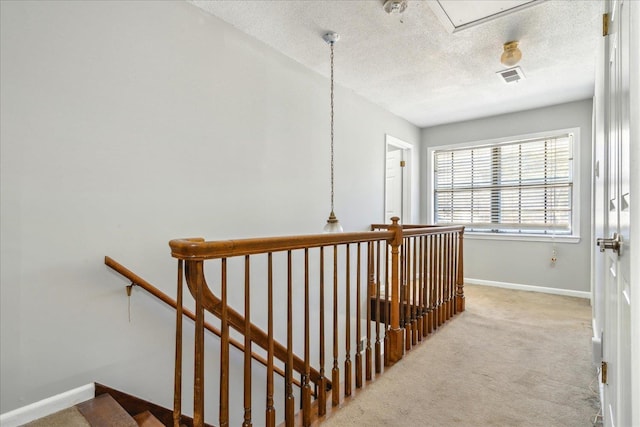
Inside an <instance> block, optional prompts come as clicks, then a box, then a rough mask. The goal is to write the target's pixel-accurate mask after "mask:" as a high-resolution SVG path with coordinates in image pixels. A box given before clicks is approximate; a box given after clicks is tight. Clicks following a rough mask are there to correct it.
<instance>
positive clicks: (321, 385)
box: [317, 246, 327, 417]
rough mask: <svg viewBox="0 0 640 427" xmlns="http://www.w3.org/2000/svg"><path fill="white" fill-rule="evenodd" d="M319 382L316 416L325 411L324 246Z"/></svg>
mask: <svg viewBox="0 0 640 427" xmlns="http://www.w3.org/2000/svg"><path fill="white" fill-rule="evenodd" d="M319 304H320V333H319V334H320V383H319V384H318V386H319V388H320V390H318V393H317V396H318V416H320V417H321V416H323V415H324V414H326V413H327V384H326V377H325V375H324V350H325V348H324V247H323V246H321V247H320V301H319Z"/></svg>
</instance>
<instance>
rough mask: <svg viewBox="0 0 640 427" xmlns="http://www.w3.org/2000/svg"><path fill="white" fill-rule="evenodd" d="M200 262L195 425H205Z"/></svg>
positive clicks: (195, 374)
mask: <svg viewBox="0 0 640 427" xmlns="http://www.w3.org/2000/svg"><path fill="white" fill-rule="evenodd" d="M196 263H198V264H200V265H199V266H198V267H199V268H198V272H199V273H200V274H198V275H197V279H196V306H195V312H196V325H195V336H194V341H195V342H194V347H195V349H194V352H195V353H194V369H193V377H194V379H193V424H194V426H198V427H202V426H204V304H203V302H202V299H203V295H202V291H203V289H202V288H203V287H204V283H203V280H202V275H201V274H202V273H201V271H202V265H201V264H202V261H195V262H194V265H195V264H196Z"/></svg>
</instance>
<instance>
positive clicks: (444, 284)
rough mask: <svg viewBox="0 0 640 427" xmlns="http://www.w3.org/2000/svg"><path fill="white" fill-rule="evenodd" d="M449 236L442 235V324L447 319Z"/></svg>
mask: <svg viewBox="0 0 640 427" xmlns="http://www.w3.org/2000/svg"><path fill="white" fill-rule="evenodd" d="M448 249H449V235H448V234H447V233H444V234H443V235H442V260H443V262H442V271H443V273H442V323H445V322H446V321H447V319H448V318H449V315H448V313H449V298H448V296H449V250H448Z"/></svg>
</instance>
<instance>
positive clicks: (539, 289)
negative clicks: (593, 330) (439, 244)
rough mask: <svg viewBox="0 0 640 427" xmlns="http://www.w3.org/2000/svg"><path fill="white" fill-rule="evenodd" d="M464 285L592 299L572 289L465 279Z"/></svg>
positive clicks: (587, 293)
mask: <svg viewBox="0 0 640 427" xmlns="http://www.w3.org/2000/svg"><path fill="white" fill-rule="evenodd" d="M464 283H465V284H466V283H468V284H470V285H482V286H494V287H496V288H506V289H515V290H519V291H529V292H542V293H545V294H554V295H564V296H568V297H577V298H585V299H591V293H590V292H586V291H572V290H570V289H558V288H547V287H544V286H532V285H521V284H519V283H507V282H495V281H493V280H482V279H473V278H469V277H465V278H464Z"/></svg>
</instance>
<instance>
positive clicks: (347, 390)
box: [344, 244, 352, 396]
mask: <svg viewBox="0 0 640 427" xmlns="http://www.w3.org/2000/svg"><path fill="white" fill-rule="evenodd" d="M346 248H347V260H346V262H347V266H346V272H345V274H346V278H345V279H346V280H345V282H346V283H345V285H346V295H345V316H346V319H345V323H346V325H345V353H346V354H345V360H344V395H345V396H351V375H352V372H351V277H350V276H351V249H350V247H349V244H347V246H346Z"/></svg>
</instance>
